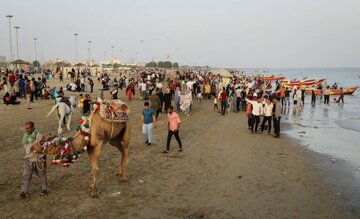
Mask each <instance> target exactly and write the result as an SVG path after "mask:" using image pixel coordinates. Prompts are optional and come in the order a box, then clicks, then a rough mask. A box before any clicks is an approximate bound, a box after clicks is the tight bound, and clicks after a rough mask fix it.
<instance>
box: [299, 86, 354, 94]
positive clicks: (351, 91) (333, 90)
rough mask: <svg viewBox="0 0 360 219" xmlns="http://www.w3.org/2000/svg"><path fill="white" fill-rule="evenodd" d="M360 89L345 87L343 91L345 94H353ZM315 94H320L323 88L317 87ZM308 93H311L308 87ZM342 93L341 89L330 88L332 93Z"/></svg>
mask: <svg viewBox="0 0 360 219" xmlns="http://www.w3.org/2000/svg"><path fill="white" fill-rule="evenodd" d="M357 89H358V87H351V88H346V89H343V90H342V91H343V93H344V95H351V94H353V93H354V92H355V91H356V90H357ZM314 91H315V95H320V94H321V93H322V92H323V90H318V89H315V90H314ZM306 94H309V95H310V94H311V89H308V90H307V91H306ZM340 94H341V89H330V95H340Z"/></svg>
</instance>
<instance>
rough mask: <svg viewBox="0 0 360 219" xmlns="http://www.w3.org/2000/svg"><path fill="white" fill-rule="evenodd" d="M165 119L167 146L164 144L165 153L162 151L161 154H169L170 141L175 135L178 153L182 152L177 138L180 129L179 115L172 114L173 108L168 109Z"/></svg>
mask: <svg viewBox="0 0 360 219" xmlns="http://www.w3.org/2000/svg"><path fill="white" fill-rule="evenodd" d="M167 119H168V128H169V131H168V137H167V144H166V151H163V153H169V151H170V141H171V137H172V136H173V135H175V138H176V141H177V142H178V143H179V152H181V151H182V144H181V140H180V137H179V128H180V124H181V121H180V118H179V115H178V114H177V113H176V112H174V108H173V106H171V105H170V106H169V107H168V113H167Z"/></svg>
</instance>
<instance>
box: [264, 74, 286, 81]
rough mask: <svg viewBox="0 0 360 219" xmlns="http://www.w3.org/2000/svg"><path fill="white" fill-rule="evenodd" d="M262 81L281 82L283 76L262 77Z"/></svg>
mask: <svg viewBox="0 0 360 219" xmlns="http://www.w3.org/2000/svg"><path fill="white" fill-rule="evenodd" d="M263 78H264V81H281V80H284V79H285V76H282V75H281V76H278V77H275V76H264V77H263Z"/></svg>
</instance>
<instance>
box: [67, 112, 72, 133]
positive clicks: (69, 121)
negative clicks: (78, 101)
mask: <svg viewBox="0 0 360 219" xmlns="http://www.w3.org/2000/svg"><path fill="white" fill-rule="evenodd" d="M71 116H72V113H70V114H69V115H68V117H67V126H66V127H67V129H68V130H69V131H70V123H71Z"/></svg>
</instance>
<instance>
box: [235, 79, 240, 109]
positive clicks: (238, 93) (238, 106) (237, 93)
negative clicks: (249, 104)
mask: <svg viewBox="0 0 360 219" xmlns="http://www.w3.org/2000/svg"><path fill="white" fill-rule="evenodd" d="M235 93H236V111H237V112H238V111H240V107H241V105H240V104H241V88H240V85H238V86H237V87H236V89H235Z"/></svg>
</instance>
